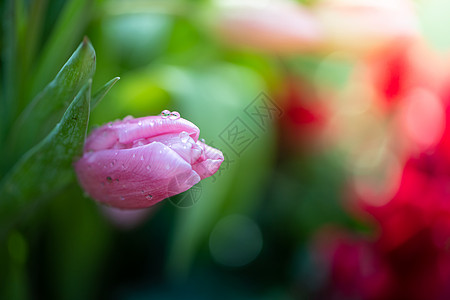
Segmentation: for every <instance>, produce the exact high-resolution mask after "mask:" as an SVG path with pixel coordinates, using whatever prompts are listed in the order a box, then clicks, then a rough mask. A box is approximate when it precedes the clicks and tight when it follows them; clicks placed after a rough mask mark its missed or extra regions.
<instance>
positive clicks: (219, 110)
mask: <svg viewBox="0 0 450 300" xmlns="http://www.w3.org/2000/svg"><path fill="white" fill-rule="evenodd" d="M160 77H161V78H162V80H163V81H164V82H165V84H164V86H165V87H166V89H167V90H169V91H170V92H171V93H172V95H173V97H174V99H175V104H176V105H175V106H176V107H177V109H178V110H179V111H180V112H181V114H182V117H184V118H186V119H188V120H191V121H192V122H194V123H195V124H196V125H198V126H199V128H200V130H201V134H200V135H201V137H203V138H205V140H206V143H207V144H209V145H212V146H213V147H216V148H218V149H221V150H222V151H223V152H224V155H225V161H224V163H223V164H222V167H221V169H220V170H219V172H218V173H216V174H215V175H214V176H213V177H211V178H209V179H206V180H204V181H202V182H201V194H200V197H199V199H198V202H196V204H195V205H194V206H192V207H190V208H188V209H180V218H179V219H178V224H177V226H176V229H175V232H174V239H173V243H172V249H171V250H172V251H171V254H170V257H169V270H170V272H171V273H172V275H174V274H177V275H181V276H183V275H186V272H187V271H188V270H189V267H190V264H191V263H192V260H193V258H194V256H195V254H196V252H197V251H198V248H199V247H200V246H201V245H202V244H203V243H204V242H205V240H207V238H208V236H209V234H210V232H211V231H212V228H213V226H214V225H215V223H216V222H217V221H218V220H219V219H220V216H221V212H223V211H224V210H226V211H228V212H229V211H233V212H240V213H246V212H249V211H251V210H252V209H253V208H254V205H255V202H254V200H255V199H258V198H257V196H258V192H260V190H261V189H260V187H261V186H262V185H264V184H263V182H264V181H263V180H264V178H265V177H266V176H267V174H268V170H269V167H270V165H271V161H272V159H271V153H272V152H273V149H272V147H270V146H269V143H268V141H269V140H270V137H271V136H273V131H272V130H271V128H270V127H271V126H272V125H271V124H268V126H267V128H264V129H258V128H257V127H258V125H257V124H254V122H253V121H252V120H251V119H250V118H249V117H248V115H247V113H246V111H245V110H246V108H247V107H248V106H249V105H251V104H252V103H253V101H254V100H255V99H256V98H257V97H258V95H260V94H261V92H264V89H265V87H264V84H263V82H262V81H261V80H260V77H258V76H257V75H256V74H255V73H253V72H251V71H249V70H248V69H245V68H241V67H237V66H235V65H231V64H230V65H219V66H215V67H211V68H207V69H206V70H204V71H200V72H199V71H186V70H182V69H177V68H170V69H167V70H166V72H165V74H164V75H161V76H160ZM173 82H177V84H176V85H173V84H172V83H173ZM242 82H245V84H242ZM236 118H240V120H242V121H243V122H245V124H246V125H247V126H248V128H249V130H250V131H252V132H253V133H254V140H253V141H252V142H251V143H250V144H249V146H248V147H247V148H246V149H245V150H244V151H242V152H241V153H239V154H236V153H234V152H233V149H231V148H230V147H229V145H226V144H225V142H224V141H223V138H224V137H225V138H226V136H227V135H228V134H227V132H225V131H226V130H227V129H230V126H231V127H233V122H234V121H235V120H236ZM244 182H245V184H244V185H245V188H244V189H242V190H239V191H241V192H240V193H239V194H233V195H232V194H230V191H231V190H234V184H240V185H243V183H244ZM240 187H242V186H240ZM230 197H233V199H231V198H230ZM227 202H229V203H227Z"/></svg>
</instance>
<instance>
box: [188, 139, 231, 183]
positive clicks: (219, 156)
mask: <svg viewBox="0 0 450 300" xmlns="http://www.w3.org/2000/svg"><path fill="white" fill-rule="evenodd" d="M197 145H198V146H200V147H202V149H203V155H202V156H201V157H200V158H199V160H198V161H197V162H196V163H195V164H194V165H192V169H193V170H194V171H195V172H197V173H198V175H200V178H201V179H205V178H206V177H209V176H211V175H213V174H214V173H216V172H217V170H219V167H220V165H221V164H222V162H223V160H224V157H223V153H222V152H221V151H220V150H217V149H215V148H213V147H210V146H208V145H206V144H205V143H202V142H200V141H197Z"/></svg>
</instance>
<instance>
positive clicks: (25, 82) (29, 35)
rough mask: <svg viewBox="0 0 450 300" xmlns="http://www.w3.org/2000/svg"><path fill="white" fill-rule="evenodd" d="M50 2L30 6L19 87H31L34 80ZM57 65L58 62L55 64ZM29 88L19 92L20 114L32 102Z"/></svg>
mask: <svg viewBox="0 0 450 300" xmlns="http://www.w3.org/2000/svg"><path fill="white" fill-rule="evenodd" d="M47 7H48V0H33V1H31V3H29V4H28V7H27V10H26V11H27V13H28V17H27V18H26V21H25V22H24V26H23V27H24V29H23V34H22V36H21V40H20V43H19V49H18V50H19V51H18V54H19V57H20V60H19V72H20V78H19V86H21V87H24V86H26V87H29V86H30V82H31V80H32V75H33V74H32V73H33V72H32V70H33V67H34V65H35V63H36V56H37V53H38V50H39V46H40V42H41V37H42V29H43V23H44V20H45V17H46V9H47ZM54 63H56V62H54ZM29 92H30V91H29V88H26V89H19V90H18V98H17V105H18V113H20V112H21V111H22V110H23V109H24V108H25V107H26V105H27V104H28V103H29V101H30V100H31V99H30V97H29Z"/></svg>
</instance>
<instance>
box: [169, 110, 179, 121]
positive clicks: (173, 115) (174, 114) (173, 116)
mask: <svg viewBox="0 0 450 300" xmlns="http://www.w3.org/2000/svg"><path fill="white" fill-rule="evenodd" d="M179 118H180V113H179V112H177V111H173V112H171V113H170V116H169V119H171V120H177V119H179Z"/></svg>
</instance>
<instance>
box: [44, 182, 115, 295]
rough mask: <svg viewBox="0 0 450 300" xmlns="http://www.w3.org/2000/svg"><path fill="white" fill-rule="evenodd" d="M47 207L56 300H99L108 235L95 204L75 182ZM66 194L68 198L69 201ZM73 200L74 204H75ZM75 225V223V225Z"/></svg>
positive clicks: (109, 236) (52, 278)
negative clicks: (69, 196)
mask: <svg viewBox="0 0 450 300" xmlns="http://www.w3.org/2000/svg"><path fill="white" fill-rule="evenodd" d="M66 191H67V193H64V194H60V195H59V196H58V197H57V198H56V199H55V200H53V201H52V202H51V203H50V204H51V205H49V209H48V212H49V213H50V214H49V216H48V217H49V220H51V221H52V223H51V225H50V228H49V229H48V232H49V233H50V239H51V241H52V242H51V243H50V245H49V250H50V251H51V252H50V255H51V257H52V260H51V262H50V263H49V265H48V266H47V267H48V268H49V270H50V272H49V273H48V274H50V276H51V277H50V278H49V282H51V284H52V287H51V289H52V292H53V293H54V295H55V298H56V299H65V300H72V299H73V300H76V299H84V300H89V299H99V298H100V297H99V295H98V291H99V290H100V288H101V286H102V284H101V283H102V282H103V278H102V275H103V274H102V273H101V269H102V268H103V267H105V266H104V263H105V262H106V259H107V257H106V256H105V253H107V251H108V250H109V249H111V248H110V243H111V240H110V239H111V232H110V231H109V230H108V229H109V227H108V226H107V223H106V222H105V220H104V219H103V218H102V217H101V216H100V213H99V208H98V205H97V204H96V203H95V202H94V201H92V200H91V199H89V198H82V193H83V192H82V191H81V189H80V188H79V187H78V186H77V185H76V184H75V183H74V184H71V185H70V186H69V187H68V189H67V190H66ZM67 195H71V197H72V198H71V199H70V200H74V201H68V198H67ZM75 200H76V201H75ZM74 224H77V225H76V226H74Z"/></svg>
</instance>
